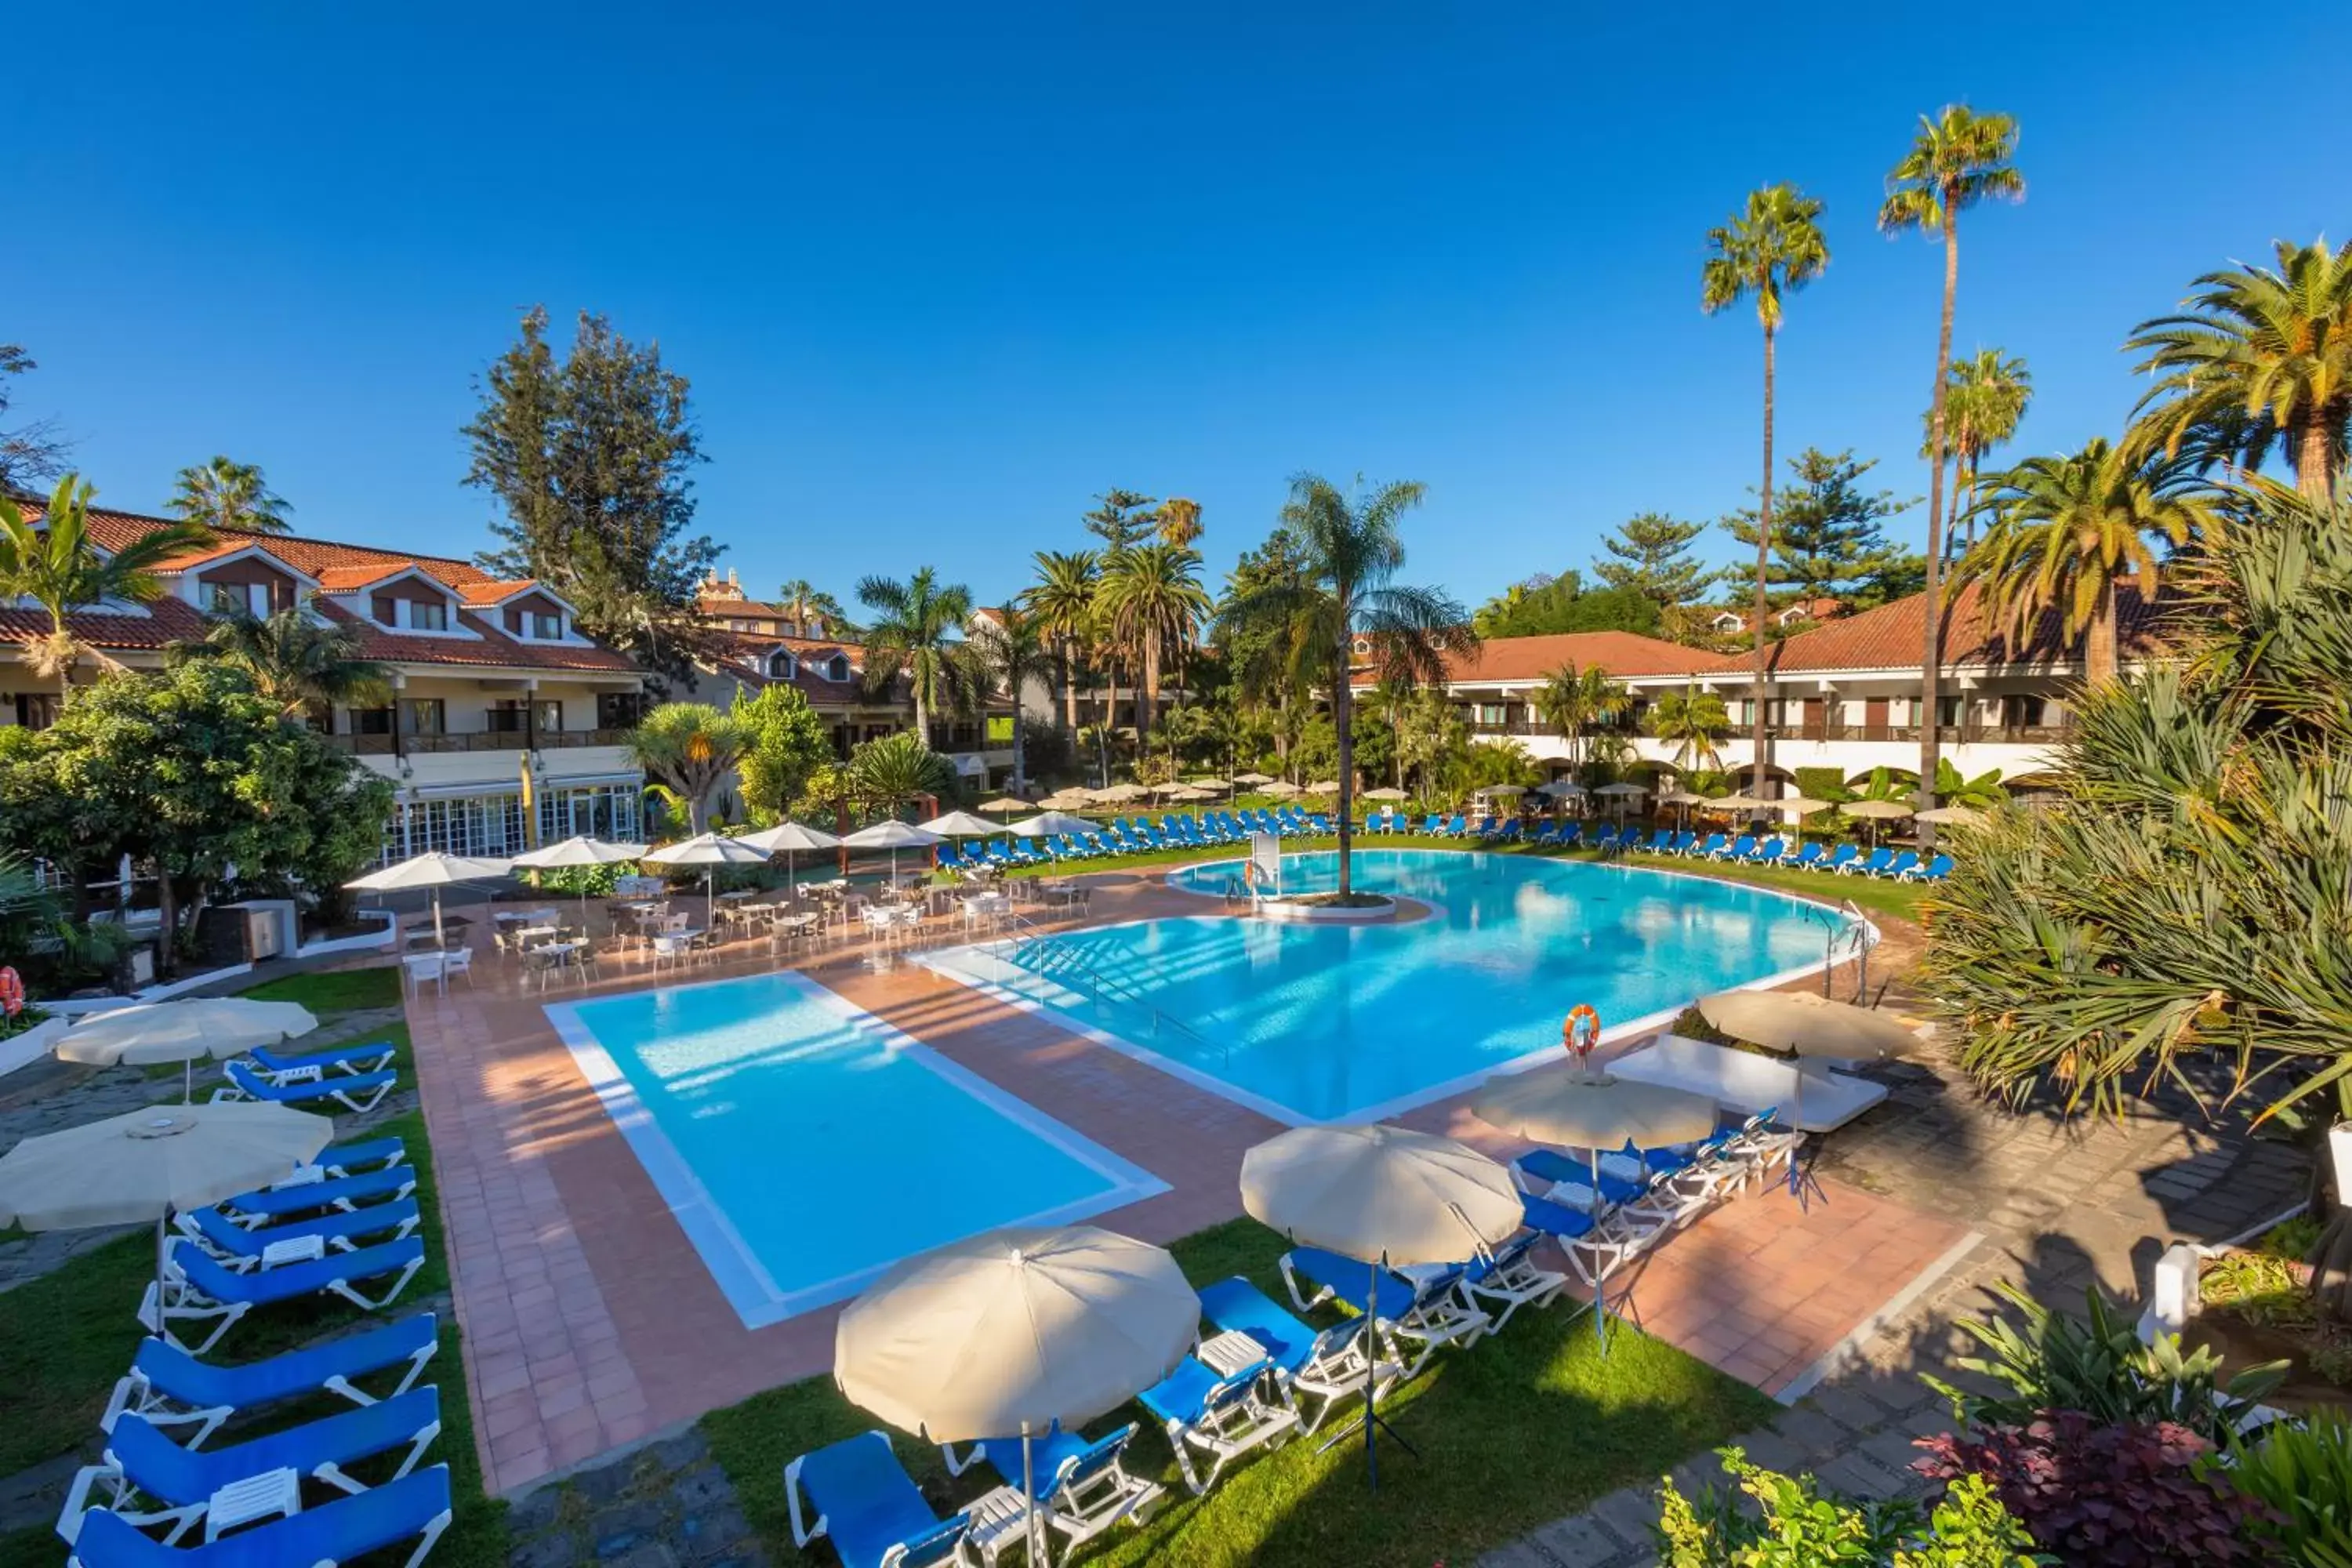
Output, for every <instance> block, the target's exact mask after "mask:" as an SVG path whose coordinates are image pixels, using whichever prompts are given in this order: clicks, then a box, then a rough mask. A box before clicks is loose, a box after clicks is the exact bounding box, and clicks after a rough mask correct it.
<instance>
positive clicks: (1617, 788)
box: [1592, 784, 1650, 798]
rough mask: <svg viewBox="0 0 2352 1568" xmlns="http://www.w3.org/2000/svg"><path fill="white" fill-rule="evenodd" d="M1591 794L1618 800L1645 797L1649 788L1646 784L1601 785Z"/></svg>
mask: <svg viewBox="0 0 2352 1568" xmlns="http://www.w3.org/2000/svg"><path fill="white" fill-rule="evenodd" d="M1592 793H1593V794H1595V795H1613V796H1617V797H1619V798H1626V797H1631V796H1634V795H1647V794H1649V793H1650V788H1649V786H1648V785H1647V784H1602V785H1601V787H1600V788H1599V789H1597V790H1594V791H1593V792H1592Z"/></svg>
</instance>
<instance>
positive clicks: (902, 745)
mask: <svg viewBox="0 0 2352 1568" xmlns="http://www.w3.org/2000/svg"><path fill="white" fill-rule="evenodd" d="M954 784H955V767H954V765H953V764H952V763H950V762H949V761H948V760H947V759H946V758H945V757H943V756H941V755H940V754H939V753H938V752H934V751H933V750H931V748H930V746H929V744H928V743H927V742H925V741H924V740H923V738H922V737H921V736H920V735H919V734H917V733H915V732H914V731H910V730H901V731H898V733H897V734H895V735H884V736H882V737H881V738H880V739H878V740H873V741H868V742H866V743H865V744H864V745H862V746H860V747H858V748H857V750H856V751H855V752H851V753H850V757H849V793H850V794H851V795H853V796H854V797H856V800H857V801H858V802H859V803H860V804H862V805H866V806H868V807H870V808H874V809H878V810H879V811H881V812H882V814H883V815H884V816H898V814H899V813H900V812H902V811H904V810H906V808H907V806H908V804H909V803H911V802H912V801H914V800H915V799H916V798H917V797H918V796H920V795H932V796H935V797H936V796H938V795H943V794H945V793H946V792H947V791H948V790H949V789H950V788H951V787H952V786H953V785H954Z"/></svg>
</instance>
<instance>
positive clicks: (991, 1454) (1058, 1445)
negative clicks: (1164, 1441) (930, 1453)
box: [940, 1421, 1168, 1549]
mask: <svg viewBox="0 0 2352 1568" xmlns="http://www.w3.org/2000/svg"><path fill="white" fill-rule="evenodd" d="M1135 1433H1136V1424H1135V1423H1134V1422H1132V1421H1130V1422H1129V1423H1128V1424H1127V1425H1126V1426H1122V1427H1120V1428H1119V1429H1118V1431H1116V1432H1112V1433H1108V1434H1107V1435H1106V1436H1101V1437H1097V1438H1095V1439H1093V1440H1092V1441H1088V1440H1087V1438H1085V1437H1082V1436H1079V1435H1078V1434H1077V1433H1075V1432H1065V1431H1062V1430H1061V1429H1059V1428H1058V1427H1057V1428H1055V1430H1054V1431H1052V1432H1049V1433H1047V1434H1046V1435H1045V1436H1043V1437H1032V1438H1030V1439H1029V1460H1028V1467H1029V1475H1030V1488H1029V1495H1030V1496H1031V1497H1033V1498H1034V1499H1036V1500H1037V1515H1038V1518H1039V1519H1041V1520H1043V1521H1045V1524H1046V1525H1047V1526H1048V1527H1049V1528H1051V1529H1054V1530H1058V1531H1061V1532H1062V1533H1063V1534H1064V1535H1066V1536H1067V1537H1068V1538H1069V1545H1070V1547H1071V1548H1072V1549H1076V1547H1078V1546H1081V1545H1083V1544H1084V1543H1086V1542H1088V1541H1091V1540H1093V1539H1094V1538H1095V1537H1096V1536H1097V1535H1100V1534H1101V1533H1102V1532H1103V1531H1106V1530H1108V1529H1109V1528H1110V1527H1111V1526H1112V1525H1114V1524H1117V1523H1118V1522H1119V1521H1121V1520H1126V1521H1129V1523H1131V1524H1136V1525H1140V1524H1142V1522H1143V1521H1144V1517H1145V1515H1147V1514H1148V1513H1149V1512H1150V1510H1151V1505H1152V1504H1154V1503H1156V1502H1158V1501H1159V1500H1160V1498H1161V1497H1162V1496H1163V1495H1165V1494H1166V1492H1167V1490H1168V1489H1167V1488H1166V1487H1163V1486H1161V1485H1160V1483H1159V1482H1158V1481H1154V1480H1146V1479H1144V1478H1142V1477H1140V1476H1131V1475H1129V1474H1128V1472H1127V1446H1128V1445H1129V1443H1131V1442H1133V1441H1134V1440H1135ZM940 1453H941V1454H942V1455H943V1456H945V1457H946V1459H947V1462H948V1474H950V1475H951V1476H960V1475H961V1474H963V1473H964V1471H966V1470H968V1469H970V1468H971V1467H972V1466H973V1465H975V1464H980V1463H985V1464H986V1465H987V1466H988V1468H990V1469H992V1470H994V1471H995V1472H996V1473H997V1474H998V1475H999V1476H1001V1477H1003V1480H1004V1484H1005V1485H1006V1486H1008V1487H1010V1488H1012V1489H1013V1492H1014V1493H1015V1494H1016V1495H1018V1494H1019V1492H1020V1490H1021V1468H1022V1459H1021V1439H1020V1438H1018V1437H991V1438H989V1439H987V1440H986V1441H985V1442H980V1443H974V1444H973V1445H972V1446H971V1447H970V1448H969V1449H967V1450H965V1451H964V1453H963V1454H962V1456H961V1458H959V1457H958V1456H957V1454H956V1452H955V1449H954V1447H953V1446H952V1445H950V1444H946V1443H942V1444H940Z"/></svg>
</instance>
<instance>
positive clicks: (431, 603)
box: [408, 599, 449, 632]
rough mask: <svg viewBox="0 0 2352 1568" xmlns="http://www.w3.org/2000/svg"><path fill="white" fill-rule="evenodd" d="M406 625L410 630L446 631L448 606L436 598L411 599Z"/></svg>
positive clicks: (447, 626) (447, 627)
mask: <svg viewBox="0 0 2352 1568" xmlns="http://www.w3.org/2000/svg"><path fill="white" fill-rule="evenodd" d="M408 625H409V629H411V630H412V631H420V632H446V631H447V630H448V629H449V606H448V605H446V604H443V603H442V602H441V601H440V600H438V599H411V600H409V601H408Z"/></svg>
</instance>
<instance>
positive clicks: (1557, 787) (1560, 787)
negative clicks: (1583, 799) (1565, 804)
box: [1536, 779, 1591, 800]
mask: <svg viewBox="0 0 2352 1568" xmlns="http://www.w3.org/2000/svg"><path fill="white" fill-rule="evenodd" d="M1536 793H1537V794H1538V795H1549V796H1551V797H1552V799H1554V800H1566V799H1568V798H1569V797H1570V795H1586V794H1590V793H1591V792H1590V791H1588V790H1587V789H1586V788H1585V787H1584V786H1583V785H1582V784H1579V783H1577V782H1576V781H1575V780H1574V779H1554V780H1552V781H1551V783H1549V784H1542V785H1538V787H1537V790H1536Z"/></svg>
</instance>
